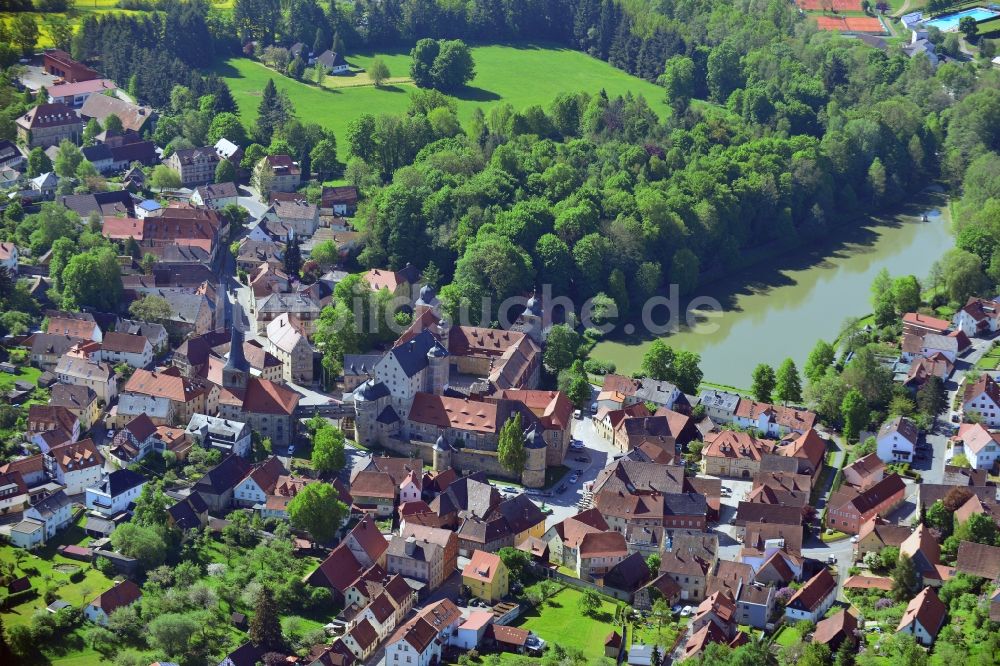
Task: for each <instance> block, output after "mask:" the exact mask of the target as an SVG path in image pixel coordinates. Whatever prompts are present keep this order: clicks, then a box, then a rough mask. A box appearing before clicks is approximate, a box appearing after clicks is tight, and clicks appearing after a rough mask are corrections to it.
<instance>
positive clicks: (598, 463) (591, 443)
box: [533, 413, 619, 527]
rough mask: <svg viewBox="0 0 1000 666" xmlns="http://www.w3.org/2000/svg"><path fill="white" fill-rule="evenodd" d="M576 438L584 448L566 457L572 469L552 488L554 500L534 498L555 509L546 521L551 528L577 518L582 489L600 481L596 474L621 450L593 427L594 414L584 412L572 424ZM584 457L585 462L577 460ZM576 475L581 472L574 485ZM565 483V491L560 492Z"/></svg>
mask: <svg viewBox="0 0 1000 666" xmlns="http://www.w3.org/2000/svg"><path fill="white" fill-rule="evenodd" d="M573 439H575V440H580V441H581V442H583V446H584V448H583V449H582V450H579V451H574V450H572V449H571V450H570V451H569V452H568V453H567V454H566V462H565V465H566V467H569V468H570V470H572V471H571V472H570V473H568V474H567V475H566V476H565V477H564V478H563V481H562V482H561V483H559V484H556V486H555V487H554V488H552V489H551V491H552V493H553V494H552V496H551V497H536V498H533V499H535V500H536V501H537V502H539V503H541V501H543V500H544V502H545V504H546V506H548V507H549V508H551V509H552V513H551V514H550V515H549V517H548V518H547V519H546V521H545V526H546V527H552V526H553V525H555V524H556V523H558V522H561V521H562V520H564V519H566V518H569V517H570V516H574V515H576V514H577V512H579V508H578V507H577V504H579V502H580V500H582V499H583V489H584V487H585V485H586V484H589V483H591V482H593V480H594V479H596V478H597V473H598V472H600V471H601V470H602V469H604V468H605V467H607V465H608V464H609V463H610V462H611V461H612V460H613V456H614V455H615V454H616V453H619V451H618V450H617V449H616V448H615V447H614V446H612V445H611V443H610V442H608V441H607V440H606V439H604V438H603V437H601V436H600V435H599V434H598V433H597V430H596V429H595V428H594V424H593V421H592V420H591V415H590V414H587V413H584V414H583V415H582V418H580V419H578V420H577V419H574V421H573ZM577 458H581V459H582V460H577ZM573 472H579V475H580V476H579V478H578V479H577V480H576V482H575V483H570V481H569V480H570V478H572V473H573ZM564 484H565V486H566V489H565V490H564V491H563V492H561V493H560V492H559V488H561V487H562V486H563V485H564Z"/></svg>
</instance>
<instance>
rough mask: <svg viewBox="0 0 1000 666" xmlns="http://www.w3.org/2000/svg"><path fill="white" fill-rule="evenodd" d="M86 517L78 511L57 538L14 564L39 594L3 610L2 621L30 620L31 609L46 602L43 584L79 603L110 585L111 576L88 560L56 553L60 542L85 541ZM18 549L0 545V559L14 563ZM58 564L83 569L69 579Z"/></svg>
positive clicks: (69, 600) (81, 543)
mask: <svg viewBox="0 0 1000 666" xmlns="http://www.w3.org/2000/svg"><path fill="white" fill-rule="evenodd" d="M85 521H86V518H85V517H84V516H82V515H81V516H80V518H79V519H78V520H77V522H76V524H75V525H74V526H73V527H72V528H69V529H67V530H64V531H63V532H61V533H60V534H59V535H58V536H57V537H56V539H54V540H53V541H50V542H49V545H48V546H46V547H45V548H43V549H42V550H40V551H38V552H37V553H28V554H25V555H23V559H22V560H21V562H20V564H19V565H17V570H18V572H19V573H21V574H25V575H28V576H29V577H30V578H31V584H32V587H33V588H34V589H35V591H36V592H37V593H38V596H36V597H34V598H33V599H30V600H28V601H26V602H24V603H21V604H18V605H17V606H14V607H13V608H11V609H10V610H8V611H4V612H3V621H4V624H5V625H6V626H8V627H11V626H16V625H20V624H27V623H29V622H31V616H32V615H33V614H34V612H35V611H37V610H41V609H43V608H45V606H46V603H45V600H44V599H43V597H42V594H43V592H44V589H45V588H46V587H51V588H52V589H53V590H54V591H55V593H56V596H57V597H58V598H59V599H62V600H63V601H68V602H69V603H71V604H73V605H74V606H78V607H79V606H83V605H84V604H85V603H87V602H89V601H91V600H92V599H93V598H94V597H96V596H97V595H99V594H101V593H102V592H104V591H105V590H107V589H108V588H110V587H111V579H109V578H108V577H106V576H105V575H104V574H102V573H101V572H100V571H98V570H97V569H94V568H92V567H91V566H90V564H89V563H87V562H79V561H77V560H71V559H69V558H66V557H63V556H62V555H58V554H56V548H57V547H58V546H60V545H63V544H75V545H86V544H87V542H89V541H90V537H88V536H87V535H86V533H85V532H84V531H83V527H82V525H83V524H84V522H85ZM19 550H20V549H18V548H15V547H14V546H9V545H7V546H2V547H0V562H4V563H10V564H16V563H17V555H18V551H19ZM60 565H65V566H66V567H70V566H72V567H76V568H77V569H78V570H80V571H82V572H83V574H84V575H83V579H82V580H80V581H78V582H71V581H70V574H69V573H67V572H65V571H62V570H60V569H61V567H60V569H57V568H56V567H59V566H60Z"/></svg>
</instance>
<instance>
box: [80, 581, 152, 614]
mask: <svg viewBox="0 0 1000 666" xmlns="http://www.w3.org/2000/svg"><path fill="white" fill-rule="evenodd" d="M141 597H142V590H140V589H139V586H138V585H136V584H135V583H133V582H132V581H130V580H124V581H122V582H120V583H118V584H117V585H115V586H114V587H112V588H111V589H110V590H108V591H107V592H105V593H104V594H102V595H101V596H99V597H97V598H96V599H94V600H93V601H91V602H90V605H91V606H97V607H98V608H100V609H101V610H103V611H104V612H105V613H107V614H108V615H111V613H113V612H114V611H116V610H117V609H119V608H122V607H124V606H128V605H131V604H134V603H135V602H136V601H138V600H139V599H140V598H141Z"/></svg>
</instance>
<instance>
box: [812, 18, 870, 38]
mask: <svg viewBox="0 0 1000 666" xmlns="http://www.w3.org/2000/svg"><path fill="white" fill-rule="evenodd" d="M815 18H816V25H817V27H819V29H820V30H836V31H837V32H867V33H871V34H875V35H881V34H883V33H884V32H885V28H883V27H882V23H881V22H879V20H878V19H877V18H871V17H869V16H848V17H843V16H817V17H815Z"/></svg>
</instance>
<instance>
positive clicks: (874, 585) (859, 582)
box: [844, 574, 892, 592]
mask: <svg viewBox="0 0 1000 666" xmlns="http://www.w3.org/2000/svg"><path fill="white" fill-rule="evenodd" d="M844 588H845V589H852V590H884V591H886V592H888V591H889V590H891V589H892V579H891V578H884V577H882V576H862V575H860V574H859V575H855V576H851V577H850V578H848V579H847V580H845V581H844Z"/></svg>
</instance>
